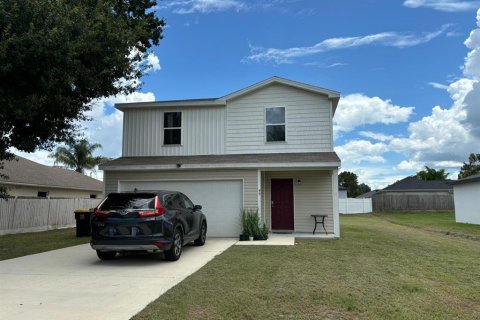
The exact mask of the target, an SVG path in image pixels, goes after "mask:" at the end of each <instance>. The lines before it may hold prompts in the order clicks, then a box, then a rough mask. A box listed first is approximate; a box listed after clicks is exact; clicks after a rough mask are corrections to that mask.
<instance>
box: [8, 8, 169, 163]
mask: <svg viewBox="0 0 480 320" xmlns="http://www.w3.org/2000/svg"><path fill="white" fill-rule="evenodd" d="M155 5H156V1H154V0H122V1H119V0H117V1H115V0H2V1H0V106H1V107H0V137H1V138H0V139H1V140H0V160H4V159H8V158H11V154H10V153H9V152H8V150H9V148H11V147H15V148H17V149H19V150H22V151H26V152H33V151H35V150H36V149H37V148H49V147H52V146H53V144H54V143H58V142H65V141H72V139H73V137H74V134H75V123H76V121H79V120H84V119H85V116H84V112H85V111H87V110H89V109H90V103H91V102H92V101H93V100H95V99H97V98H100V97H103V96H110V95H116V94H119V93H129V92H133V91H134V90H135V89H136V87H137V85H138V81H137V80H138V79H139V78H140V77H141V76H142V75H143V74H144V72H145V70H146V67H147V66H146V65H145V63H143V62H142V61H143V58H144V57H145V55H146V54H147V53H148V50H149V48H150V47H151V46H152V45H157V44H158V43H159V41H160V39H162V31H163V27H164V26H165V22H164V20H163V19H159V18H157V17H156V16H155V14H154V12H153V9H154V6H155Z"/></svg>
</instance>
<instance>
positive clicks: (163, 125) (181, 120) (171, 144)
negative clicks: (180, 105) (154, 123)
mask: <svg viewBox="0 0 480 320" xmlns="http://www.w3.org/2000/svg"><path fill="white" fill-rule="evenodd" d="M167 113H180V127H168V128H166V127H165V115H166V114H167ZM162 120H163V122H162V129H163V146H166V147H170V146H173V147H175V146H181V145H182V140H183V139H182V131H183V112H182V111H165V112H163V119H162ZM165 130H180V143H165Z"/></svg>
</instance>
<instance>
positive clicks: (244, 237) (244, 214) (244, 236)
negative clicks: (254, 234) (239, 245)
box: [240, 209, 249, 241]
mask: <svg viewBox="0 0 480 320" xmlns="http://www.w3.org/2000/svg"><path fill="white" fill-rule="evenodd" d="M240 222H241V223H242V233H241V234H240V241H248V239H249V236H248V233H249V225H248V210H247V209H242V210H241V211H240Z"/></svg>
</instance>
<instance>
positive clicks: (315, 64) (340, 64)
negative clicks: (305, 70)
mask: <svg viewBox="0 0 480 320" xmlns="http://www.w3.org/2000/svg"><path fill="white" fill-rule="evenodd" d="M303 65H304V66H313V67H318V68H321V69H331V68H335V67H343V66H346V65H347V64H346V63H343V62H334V63H330V64H325V63H321V62H306V63H304V64H303Z"/></svg>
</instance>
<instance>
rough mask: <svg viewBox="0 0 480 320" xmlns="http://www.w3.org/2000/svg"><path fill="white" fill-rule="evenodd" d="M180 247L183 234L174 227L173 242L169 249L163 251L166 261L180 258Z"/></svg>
mask: <svg viewBox="0 0 480 320" xmlns="http://www.w3.org/2000/svg"><path fill="white" fill-rule="evenodd" d="M182 247H183V235H182V231H181V230H180V229H179V228H176V229H175V232H174V233H173V243H172V247H171V248H170V250H168V251H165V258H166V259H167V260H168V261H177V260H178V259H180V256H181V255H182Z"/></svg>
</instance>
